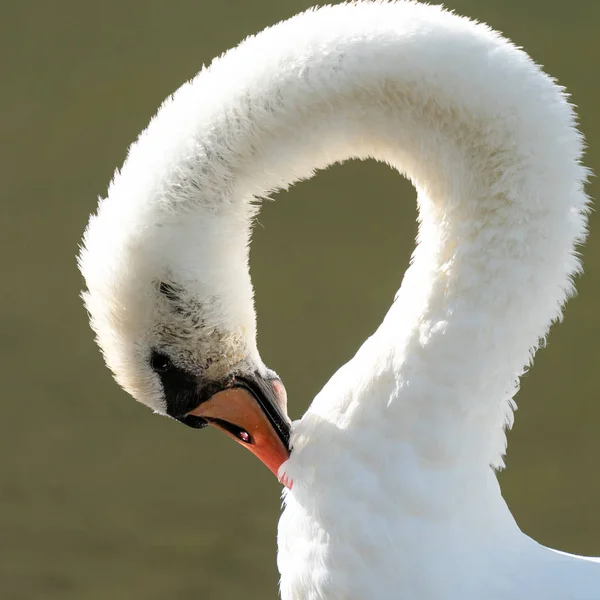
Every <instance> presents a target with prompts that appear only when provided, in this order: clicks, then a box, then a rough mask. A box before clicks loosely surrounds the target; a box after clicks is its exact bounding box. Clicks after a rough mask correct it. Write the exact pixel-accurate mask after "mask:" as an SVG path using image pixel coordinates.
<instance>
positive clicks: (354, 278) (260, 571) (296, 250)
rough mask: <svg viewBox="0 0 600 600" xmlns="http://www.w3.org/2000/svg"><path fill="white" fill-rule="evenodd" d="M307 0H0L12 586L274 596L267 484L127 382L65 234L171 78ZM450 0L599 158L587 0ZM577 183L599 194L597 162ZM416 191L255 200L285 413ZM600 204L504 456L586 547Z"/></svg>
mask: <svg viewBox="0 0 600 600" xmlns="http://www.w3.org/2000/svg"><path fill="white" fill-rule="evenodd" d="M310 5H311V3H310V2H308V1H300V0H287V1H284V0H277V1H275V0H254V1H253V2H249V1H248V0H220V1H219V2H216V1H213V2H201V1H199V0H174V1H173V2H164V1H163V0H146V1H143V2H142V1H137V2H136V1H132V0H129V1H127V2H123V1H122V0H118V1H117V0H104V1H103V2H86V1H81V0H78V1H75V0H57V1H56V2H45V1H42V0H37V1H32V0H19V2H10V3H9V2H4V3H3V6H2V17H1V19H0V56H1V57H2V58H1V59H0V64H1V65H2V71H1V72H2V82H3V85H2V93H1V94H0V131H1V139H2V143H1V145H0V155H1V156H0V158H1V160H0V169H1V175H0V197H1V198H2V202H1V210H2V218H1V221H0V222H1V225H2V231H1V237H0V240H1V242H0V243H1V248H0V261H2V273H4V284H3V286H2V287H3V293H2V295H1V296H0V298H1V300H0V301H1V305H0V309H1V315H2V316H1V323H2V324H1V327H0V336H1V351H0V352H1V359H2V360H1V363H0V364H1V365H2V381H3V389H4V392H3V394H2V396H3V397H2V405H1V406H2V408H1V410H2V413H1V414H2V418H1V419H0V456H2V459H1V467H0V540H1V543H0V553H1V556H0V597H1V598H3V599H7V600H20V599H28V600H29V599H38V598H45V599H54V598H61V599H75V598H77V599H80V600H100V599H102V600H105V599H106V598H111V599H121V598H124V599H125V598H134V599H164V598H170V599H192V598H234V597H243V598H244V599H245V600H254V599H259V598H260V599H264V598H276V595H277V591H276V585H277V571H276V566H275V556H276V545H275V532H276V524H277V519H278V513H279V505H280V500H279V485H278V484H277V482H276V481H275V479H274V478H273V477H272V476H271V475H270V473H269V472H268V471H267V470H266V469H265V468H264V467H263V466H262V465H261V464H260V463H259V462H258V461H256V460H255V459H254V458H252V456H251V455H250V453H248V452H244V451H243V450H242V449H241V448H240V447H239V446H237V445H235V444H233V443H231V442H230V441H229V440H227V439H226V438H225V436H223V435H222V434H218V433H217V432H215V431H203V432H201V433H198V432H195V431H193V430H190V429H187V428H185V427H182V426H180V425H178V424H177V423H175V422H173V421H170V420H167V419H163V418H159V417H157V416H154V415H152V414H151V412H150V411H149V410H147V409H145V408H143V407H142V406H140V405H137V404H136V403H135V402H134V401H133V400H131V399H130V398H129V397H128V396H126V395H125V394H124V393H123V392H122V391H121V390H120V389H119V388H118V387H117V385H116V384H115V383H114V382H113V381H112V379H111V378H110V376H109V373H108V371H107V370H106V369H105V367H104V365H103V363H102V361H101V358H100V355H99V353H98V351H97V349H96V347H95V345H94V343H93V340H92V334H91V332H90V330H89V328H88V325H87V320H86V315H85V313H84V310H83V308H82V306H81V303H80V301H79V298H78V294H79V290H80V288H81V287H82V284H81V280H80V276H79V273H78V272H77V270H76V266H75V254H76V252H77V244H78V242H79V239H80V236H81V233H82V231H83V229H84V226H85V224H86V221H87V218H88V214H89V213H90V211H92V210H94V208H95V205H96V197H97V196H98V195H103V194H104V193H105V191H106V185H107V184H108V181H109V179H110V177H111V175H112V172H113V170H114V168H115V167H116V166H117V165H120V164H121V162H122V160H123V158H124V156H125V151H126V149H127V146H128V145H129V143H130V142H131V141H132V140H133V139H134V138H135V137H136V135H137V133H138V132H139V131H140V130H141V129H142V128H143V127H144V126H145V125H146V123H147V121H148V119H149V118H150V116H151V115H152V114H153V113H154V111H155V110H156V108H157V106H158V104H159V103H160V102H161V101H162V99H163V98H164V97H165V96H166V95H167V94H169V93H170V92H172V91H173V90H175V88H177V87H178V86H179V85H180V84H181V83H182V82H183V81H184V80H186V79H188V78H189V77H191V76H192V75H193V74H194V73H195V72H196V71H197V70H198V69H199V68H200V67H201V65H202V64H203V63H208V62H209V61H210V60H211V58H212V57H213V56H214V55H216V54H218V53H220V52H222V51H223V50H226V49H227V48H229V47H230V46H232V45H235V44H236V43H237V42H238V41H239V40H240V39H242V38H243V37H244V36H246V35H247V34H250V33H253V32H255V31H257V30H259V29H262V28H263V27H264V26H266V25H269V24H272V23H274V22H276V21H278V20H280V19H283V18H285V17H289V16H291V15H293V14H294V13H296V12H298V11H299V10H301V9H304V8H306V7H308V6H310ZM447 5H448V6H449V7H450V8H453V9H455V10H456V11H458V12H460V13H463V14H467V15H469V16H472V17H475V18H478V19H480V20H484V21H487V22H489V23H490V24H491V25H492V26H493V27H495V28H497V29H500V30H502V31H504V32H505V34H506V35H508V36H509V37H511V38H512V39H513V40H514V41H515V42H516V43H518V44H520V45H523V46H524V47H525V48H526V49H527V51H528V52H529V53H530V54H531V55H532V56H533V57H534V58H535V59H536V60H537V61H538V62H540V63H542V64H543V65H545V67H546V69H547V70H548V71H549V72H550V73H551V74H553V75H554V76H556V77H558V78H559V79H560V81H561V83H562V84H564V85H566V86H567V88H568V89H569V90H570V92H571V93H572V94H573V97H574V101H575V102H576V103H577V104H578V105H579V113H580V116H581V127H582V129H583V131H584V132H585V134H586V136H587V140H588V143H589V146H590V151H589V155H588V158H587V162H588V164H589V165H590V166H591V167H592V168H595V170H596V171H600V164H599V158H600V117H598V111H597V108H598V105H599V103H600V78H599V77H598V69H597V64H598V63H597V61H598V58H600V36H599V35H598V30H599V27H600V2H596V1H593V0H570V1H569V2H568V3H565V2H564V1H563V0H503V1H502V2H500V1H498V0H448V2H447ZM589 191H590V193H591V194H592V195H593V196H600V193H599V191H600V188H599V187H598V183H597V180H593V181H592V184H591V186H590V190H589ZM414 196H415V193H414V191H413V190H412V188H411V187H410V186H409V185H408V184H407V183H406V182H405V181H403V180H402V179H401V178H400V177H399V176H397V175H396V174H395V173H392V172H391V171H389V170H388V169H387V168H386V167H384V166H382V165H377V164H374V163H349V164H346V165H344V166H341V167H340V166H338V167H335V168H333V169H331V170H329V171H327V172H325V173H322V174H321V175H320V176H319V177H318V178H317V179H315V180H313V181H311V182H308V183H304V184H302V185H299V186H297V187H296V188H295V189H293V190H292V191H290V192H289V193H285V194H280V195H279V200H280V201H279V202H277V203H272V204H269V205H268V206H266V207H265V208H264V210H263V212H262V215H261V217H260V223H261V224H262V227H258V228H257V230H256V235H255V241H254V245H253V248H252V271H253V275H254V281H255V284H256V290H257V303H258V313H259V344H260V348H261V351H262V354H263V357H264V359H265V361H266V362H267V364H269V365H270V366H272V367H273V368H275V369H276V370H277V371H278V372H279V373H280V375H281V376H282V377H283V379H284V381H285V382H286V385H287V388H288V392H289V396H290V409H291V414H292V416H293V417H295V418H297V417H299V416H300V415H301V414H302V412H303V411H304V409H305V408H306V407H307V406H308V404H309V403H310V401H311V399H312V397H313V396H314V395H315V393H316V392H317V391H318V390H319V389H320V387H321V386H322V384H323V383H324V382H325V381H326V380H327V378H328V377H329V376H330V375H331V374H332V373H333V371H334V370H335V369H336V368H337V367H338V366H339V365H340V364H342V363H343V362H345V361H346V360H347V359H348V358H349V357H350V356H351V355H352V354H353V353H354V351H355V350H356V348H357V347H358V346H359V344H360V343H361V341H362V340H364V339H365V338H366V337H367V335H369V334H370V333H371V332H372V331H373V330H374V328H375V327H376V326H377V324H378V323H379V321H380V319H381V318H382V317H383V315H384V313H385V311H386V309H387V307H388V306H389V304H390V303H391V301H392V298H393V295H394V292H395V290H396V288H397V287H398V285H399V283H400V280H401V277H402V273H403V271H404V269H405V267H406V265H407V261H408V257H409V255H410V252H411V250H412V246H413V240H414V236H415V231H416V226H415V202H414ZM398 197H400V198H398ZM598 220H599V219H598V215H597V213H593V214H592V223H591V231H592V233H591V237H590V240H589V243H588V245H587V247H586V249H585V252H584V257H585V267H586V274H585V276H584V277H583V278H582V279H581V280H580V281H579V282H578V286H579V292H580V295H579V296H578V297H577V298H575V299H574V300H573V301H571V302H570V303H569V306H568V309H567V313H566V315H567V318H566V321H565V323H564V324H563V325H561V326H560V327H557V328H555V330H554V331H553V332H552V334H551V336H550V340H549V347H548V348H547V349H545V350H543V351H542V352H540V354H539V355H538V358H537V361H536V365H535V368H534V369H533V370H532V371H531V373H530V374H528V375H527V376H526V377H525V378H524V380H523V386H522V389H521V392H520V393H519V397H518V400H519V404H520V406H521V408H520V410H519V412H518V413H517V421H516V426H515V428H514V431H513V433H512V434H511V435H510V438H509V441H510V445H509V454H508V458H507V465H508V469H507V471H506V472H505V473H502V474H501V475H500V479H501V482H502V485H503V490H504V493H505V496H506V498H507V499H508V501H509V504H510V506H511V507H512V509H513V511H514V513H515V515H516V517H517V520H518V521H519V523H520V525H521V527H522V528H523V529H524V531H526V532H527V533H528V534H530V535H532V536H534V537H535V538H537V539H538V540H539V541H541V542H543V543H545V544H549V545H552V546H555V547H559V548H562V549H564V550H568V551H571V552H575V553H588V554H595V555H600V511H599V510H598V507H599V506H600V483H599V481H598V476H597V473H598V461H599V459H600V436H598V429H599V427H600V403H599V402H598V392H597V390H598V388H599V387H600V368H599V366H598V365H599V364H600V363H599V358H600V356H599V354H600V345H599V344H598V343H597V340H598V336H599V335H600V315H599V313H598V309H597V306H598V302H599V300H600V223H598V222H597V221H598ZM389 257H397V259H396V260H394V261H391V260H390V259H389ZM524 293H526V290H524Z"/></svg>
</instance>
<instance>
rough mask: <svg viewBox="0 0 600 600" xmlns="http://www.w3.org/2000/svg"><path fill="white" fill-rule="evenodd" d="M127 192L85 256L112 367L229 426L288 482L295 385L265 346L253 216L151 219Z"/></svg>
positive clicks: (103, 208)
mask: <svg viewBox="0 0 600 600" xmlns="http://www.w3.org/2000/svg"><path fill="white" fill-rule="evenodd" d="M118 195H119V194H118V186H115V185H113V186H112V187H111V190H109V197H108V198H107V199H106V200H104V201H101V203H100V206H99V209H98V213H97V214H96V215H94V216H92V218H91V219H90V223H89V225H88V227H87V229H86V232H85V234H84V239H83V245H82V248H81V252H80V255H79V257H78V262H79V267H80V270H81V272H82V274H83V276H84V278H85V282H86V286H87V289H86V290H85V291H84V292H83V294H82V296H83V299H84V302H85V306H86V308H87V311H88V313H89V316H90V322H91V326H92V328H93V329H94V331H95V333H96V339H97V342H98V344H99V346H100V348H101V350H102V353H103V356H104V359H105V362H106V364H107V366H108V367H109V368H110V370H111V371H112V373H113V375H114V377H115V379H116V380H117V382H118V383H119V384H120V385H121V386H122V387H123V388H124V389H125V390H126V391H127V392H129V393H130V394H131V395H132V396H133V397H134V398H135V399H136V400H138V401H139V402H141V403H143V404H145V405H147V406H148V407H150V408H151V409H153V410H154V411H155V412H157V413H160V414H163V415H167V416H170V417H172V418H173V419H176V420H177V421H179V422H181V423H184V424H186V425H188V426H190V427H193V428H196V429H201V428H203V427H205V426H206V425H212V426H214V427H217V428H218V429H220V430H222V431H223V432H225V433H226V434H227V435H229V436H230V437H232V438H233V439H235V440H236V441H237V442H239V443H241V444H242V445H244V446H245V447H247V448H248V449H249V450H250V451H251V452H253V453H254V454H255V455H256V456H257V457H258V458H260V460H261V461H262V462H263V463H264V464H265V465H266V466H267V467H268V468H269V469H270V470H271V471H272V472H273V473H274V474H275V475H277V474H278V470H279V467H280V466H281V464H282V463H283V462H284V461H285V460H287V458H288V457H289V431H290V421H289V418H288V416H287V400H286V393H285V389H284V387H283V384H282V383H281V381H280V379H279V377H278V376H277V375H276V374H275V372H274V371H272V370H270V369H268V368H267V367H266V366H265V365H264V363H263V362H262V360H261V358H260V356H259V353H258V351H257V347H256V319H255V312H254V305H253V291H252V285H251V282H250V277H249V272H248V264H247V261H248V257H247V254H248V250H247V242H248V240H247V236H245V235H244V234H243V233H240V232H243V231H246V230H247V229H248V225H247V219H246V218H245V217H244V218H243V219H241V220H237V223H236V222H234V223H232V220H231V219H227V220H226V222H225V221H223V220H222V219H221V218H220V217H217V216H215V215H211V214H206V215H205V216H204V218H202V217H201V216H200V217H199V216H198V215H194V216H192V215H189V214H187V215H184V216H183V217H182V215H179V218H177V219H176V218H174V217H173V214H172V213H170V212H169V211H168V210H167V211H166V212H165V211H162V210H159V209H157V210H154V211H149V212H147V213H145V214H144V215H143V216H140V215H139V214H134V213H132V212H131V211H129V210H128V209H127V206H128V205H127V203H121V202H120V201H118V198H115V196H118ZM215 219H216V220H215ZM233 221H236V219H233Z"/></svg>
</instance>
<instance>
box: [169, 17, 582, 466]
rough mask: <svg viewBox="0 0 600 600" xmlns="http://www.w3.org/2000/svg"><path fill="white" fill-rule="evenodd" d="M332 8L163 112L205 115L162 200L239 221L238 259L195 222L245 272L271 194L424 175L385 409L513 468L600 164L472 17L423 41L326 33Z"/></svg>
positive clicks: (551, 100) (382, 355) (217, 70)
mask: <svg viewBox="0 0 600 600" xmlns="http://www.w3.org/2000/svg"><path fill="white" fill-rule="evenodd" d="M391 6H393V5H390V7H391ZM411 6H412V5H411ZM363 8H364V7H363ZM363 8H361V9H360V10H363ZM413 8H414V6H413ZM413 8H411V10H413ZM377 10H378V11H383V10H385V9H383V8H382V7H378V9H377ZM390 10H399V8H396V9H394V8H390ZM415 10H420V9H415ZM424 10H426V9H424ZM333 12H335V11H333ZM358 12H360V11H357V13H358ZM327 14H329V13H327V11H324V12H323V11H318V12H316V13H314V14H312V15H304V16H303V19H304V24H303V27H304V28H305V29H303V30H302V31H304V33H303V34H302V35H300V34H299V30H298V29H297V27H298V25H297V22H296V21H295V20H292V21H290V22H287V23H282V24H280V25H279V26H278V27H277V28H276V29H274V30H271V31H268V32H266V33H264V34H262V35H261V36H259V37H257V38H252V39H249V40H247V41H246V42H245V43H244V44H242V45H241V46H240V47H239V48H237V49H236V50H234V51H231V52H229V53H228V54H227V55H225V56H224V57H223V58H222V59H220V60H219V61H218V62H217V63H215V64H213V65H212V66H211V67H210V68H209V69H208V70H206V71H204V72H202V73H201V74H200V75H199V76H198V78H197V80H196V81H194V82H192V84H191V85H190V86H188V87H184V88H182V90H180V91H179V92H178V93H177V94H176V96H175V98H174V100H173V102H172V103H171V104H170V105H169V106H167V107H166V108H165V109H164V110H165V111H167V112H168V111H174V110H175V107H177V108H178V109H179V110H181V108H182V107H184V108H185V106H186V105H189V106H190V107H191V106H192V105H195V104H199V105H200V106H201V109H200V111H199V114H196V117H195V119H194V122H195V130H194V135H193V136H192V137H190V136H189V135H188V136H186V137H184V138H183V140H184V141H181V140H180V141H179V142H178V144H179V145H178V147H177V150H178V152H179V155H178V160H177V162H176V164H177V171H176V173H175V175H173V173H172V172H171V171H170V173H171V179H170V180H169V182H168V185H167V186H165V187H164V189H163V193H162V196H161V197H162V199H163V202H164V201H165V198H166V200H167V201H168V200H169V199H171V201H172V202H173V203H176V202H177V203H179V205H184V206H186V207H189V210H190V211H192V212H193V213H195V214H196V215H198V221H202V220H203V219H206V218H208V217H211V216H212V215H216V216H217V218H223V219H225V220H226V221H228V222H230V224H231V226H229V229H230V230H234V229H235V228H238V230H239V233H238V234H237V235H238V239H239V243H238V244H237V245H236V247H237V248H238V250H236V251H235V252H231V251H230V250H229V249H228V247H227V244H225V243H223V241H222V240H220V239H216V238H215V236H214V235H213V236H208V238H207V237H206V236H199V235H198V231H197V229H195V230H194V231H192V228H191V227H190V226H189V223H190V220H189V217H188V216H187V215H186V216H185V217H184V218H185V221H186V224H185V225H183V224H182V225H181V227H182V228H185V229H186V230H187V231H188V232H189V237H188V238H187V239H188V240H189V244H190V245H191V246H193V247H194V249H195V250H196V251H199V252H202V253H203V254H205V255H207V256H218V257H221V259H222V260H223V264H224V266H225V268H231V269H234V268H238V269H239V268H240V265H242V266H243V268H247V266H246V265H247V258H248V256H247V249H246V245H247V244H246V242H247V239H248V236H249V230H250V227H251V222H252V217H253V216H254V214H255V211H256V208H255V203H254V201H255V200H256V199H259V198H262V197H265V196H268V195H269V194H270V193H271V192H273V191H274V190H278V189H285V188H286V187H288V186H289V185H292V184H293V183H295V182H297V181H300V180H302V179H306V178H309V177H311V176H312V175H313V174H314V173H315V171H317V170H319V169H323V168H326V167H327V166H328V165H331V164H333V163H336V162H341V161H344V160H347V159H350V158H359V159H366V158H374V159H376V160H379V161H383V162H386V163H388V164H389V165H390V166H391V167H393V168H395V169H396V170H398V171H399V172H400V173H401V174H403V175H405V176H406V177H407V178H409V179H410V180H411V181H412V183H413V184H414V186H415V188H416V190H417V194H418V198H417V202H418V208H419V235H418V243H417V247H416V249H415V252H414V257H413V263H412V266H411V267H410V269H409V271H408V272H407V274H406V276H405V278H404V281H403V283H402V286H401V288H400V290H399V291H398V294H397V297H396V300H395V302H394V304H393V306H392V308H391V309H390V312H389V313H388V315H387V317H386V319H385V321H384V322H383V324H382V326H381V327H380V329H379V330H378V332H377V334H376V336H375V338H376V339H375V341H373V342H372V343H369V344H368V345H367V348H368V350H367V348H365V349H364V350H363V352H362V354H361V357H362V358H361V360H371V361H372V362H373V365H374V368H375V367H376V365H377V364H379V363H378V361H379V362H381V361H384V362H385V363H386V367H385V369H380V372H381V373H383V374H385V375H386V376H388V375H390V374H391V375H392V379H393V381H394V386H395V387H394V389H393V390H390V391H389V394H388V395H385V394H384V395H383V396H382V397H383V398H384V400H383V403H384V405H382V407H381V411H386V410H387V411H389V410H391V409H390V406H392V405H393V406H396V407H397V410H398V412H400V410H401V409H400V407H406V406H408V407H409V411H408V412H409V416H410V419H409V421H410V420H411V419H414V421H415V422H431V421H432V420H433V421H434V422H436V423H437V424H438V425H440V426H441V425H442V424H443V422H444V420H446V419H450V420H451V422H453V423H454V422H455V421H456V422H457V423H458V422H460V423H461V424H462V425H461V426H463V427H465V428H468V429H470V430H475V429H476V430H478V431H479V432H480V434H478V436H475V437H476V438H477V439H476V440H474V441H473V444H475V445H477V446H481V448H480V450H481V451H480V452H478V455H479V456H481V457H482V459H483V460H485V461H489V462H490V463H491V464H494V465H496V466H499V465H500V464H501V458H500V456H501V454H502V453H503V451H504V446H505V438H504V433H503V428H504V427H505V426H506V425H510V424H511V422H512V409H513V400H512V398H513V396H514V394H515V393H516V391H517V388H518V379H519V376H520V375H521V374H522V372H523V370H524V369H525V368H526V366H527V365H528V364H529V362H530V359H531V356H532V355H533V353H534V351H535V349H536V348H537V346H538V344H539V341H540V339H542V338H543V337H544V336H545V335H546V333H547V331H548V328H549V325H550V324H551V322H552V321H553V320H555V319H557V318H559V317H560V315H561V309H562V305H563V303H564V301H565V299H566V298H567V296H568V295H569V294H570V293H571V290H572V285H571V277H572V275H573V274H574V273H576V272H577V271H578V268H579V263H578V260H577V258H576V256H575V252H574V245H575V244H576V243H578V242H579V241H581V240H582V239H583V236H584V234H585V207H586V203H587V198H586V196H585V194H584V192H583V183H584V181H585V177H586V171H585V169H584V168H583V167H581V166H580V164H579V159H580V156H581V137H580V135H579V133H578V132H577V130H576V128H575V127H574V115H573V111H572V109H571V108H570V106H569V105H568V103H567V101H566V98H565V96H564V94H563V93H562V91H561V90H560V89H559V88H558V87H557V86H556V85H555V84H554V83H553V81H552V80H551V79H550V78H548V77H547V76H546V75H544V74H543V73H542V72H541V71H540V70H539V68H538V67H537V66H536V65H535V64H534V63H533V62H532V61H531V60H530V59H529V58H528V57H527V56H526V55H525V54H524V53H523V52H521V51H520V50H518V49H517V48H515V47H514V46H512V45H511V44H510V43H508V42H507V41H505V40H503V39H502V38H500V37H498V36H497V35H496V34H495V33H494V32H491V31H489V30H485V29H484V28H477V27H474V26H473V24H472V23H470V22H468V21H466V20H461V19H458V20H457V23H458V25H457V26H456V27H454V28H450V29H446V28H444V27H441V26H440V27H438V26H437V25H436V24H435V23H433V24H432V25H431V27H429V28H427V27H423V28H421V29H419V30H418V32H416V33H415V32H414V31H412V30H411V29H410V24H407V25H406V27H407V28H408V29H407V30H406V31H404V30H403V27H404V25H403V24H402V22H399V21H398V18H397V16H396V18H395V19H394V20H390V22H389V23H387V22H386V21H385V20H384V19H382V18H381V15H380V14H378V15H377V18H376V19H372V18H371V16H370V15H371V12H370V9H367V10H364V15H363V16H364V19H361V18H356V19H350V20H349V21H348V23H347V24H346V25H345V26H344V28H343V29H341V28H339V27H332V28H331V29H328V27H329V26H328V25H327V23H329V25H331V23H330V22H329V21H328V17H326V16H321V17H318V15H327ZM423 14H425V13H423ZM267 49H268V52H267ZM249 64H252V69H248V68H247V66H248V65H249ZM507 65H510V67H511V68H507ZM203 98H210V99H211V100H210V102H209V103H207V102H204V101H203ZM190 110H191V108H190ZM340 210H342V211H343V206H342V207H341V208H340ZM181 212H182V213H184V212H185V211H181ZM240 223H244V224H245V226H243V227H240V226H239V224H240ZM179 234H180V232H178V235H179ZM228 265H229V266H228ZM241 279H242V280H243V285H244V286H247V285H249V283H248V281H249V280H247V277H246V275H243V276H242V277H241ZM368 352H370V353H371V357H370V358H369V359H366V358H365V356H366V354H367V353H368ZM355 360H356V359H355ZM359 371H360V372H363V373H364V372H365V369H360V370H359ZM394 390H395V391H394ZM390 394H391V395H390ZM391 398H392V399H393V398H396V399H397V401H395V402H391V400H390V399H391ZM402 410H404V408H403V409H402ZM338 412H339V411H338ZM404 416H406V413H404ZM457 426H458V425H457ZM490 431H493V432H494V433H493V434H492V435H491V436H490V434H489V432H490ZM454 437H455V438H456V439H457V440H458V439H460V438H459V436H457V435H456V434H455V435H454ZM479 438H481V439H479ZM457 443H458V444H459V445H460V444H461V442H457ZM442 445H443V444H442ZM457 451H458V450H457ZM468 451H469V452H472V451H473V448H472V447H470V448H469V449H468Z"/></svg>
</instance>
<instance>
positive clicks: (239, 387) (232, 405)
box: [187, 375, 291, 485]
mask: <svg viewBox="0 0 600 600" xmlns="http://www.w3.org/2000/svg"><path fill="white" fill-rule="evenodd" d="M286 405H287V397H286V392H285V388H284V387H283V383H282V382H281V380H280V379H277V378H275V379H265V378H263V377H261V376H259V375H254V376H251V377H236V379H235V381H234V384H233V386H232V387H228V388H226V389H223V390H221V391H219V392H217V393H215V394H214V395H213V396H211V397H210V398H209V399H208V400H206V401H205V402H202V404H200V406H198V407H197V408H195V409H194V410H192V411H190V412H189V413H188V414H187V416H188V417H189V416H192V417H199V419H200V420H204V421H205V422H206V423H208V424H209V425H212V426H213V427H216V428H217V429H220V430H221V431H223V432H224V433H226V434H227V435H228V436H229V437H231V438H233V439H234V440H235V441H236V442H238V443H239V444H241V445H242V446H244V447H245V448H247V449H248V450H250V452H252V454H254V455H255V456H256V457H258V458H259V459H260V460H261V461H262V462H263V463H264V464H265V465H266V466H267V467H268V468H269V469H270V470H271V472H272V473H273V474H274V475H275V477H277V478H278V479H279V476H278V472H279V467H280V466H281V465H282V464H283V463H284V462H285V461H286V460H287V459H288V458H289V456H290V449H289V441H290V425H291V423H290V419H289V417H288V416H287V411H286ZM280 481H281V482H282V483H284V484H285V485H287V482H286V481H282V480H280Z"/></svg>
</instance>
